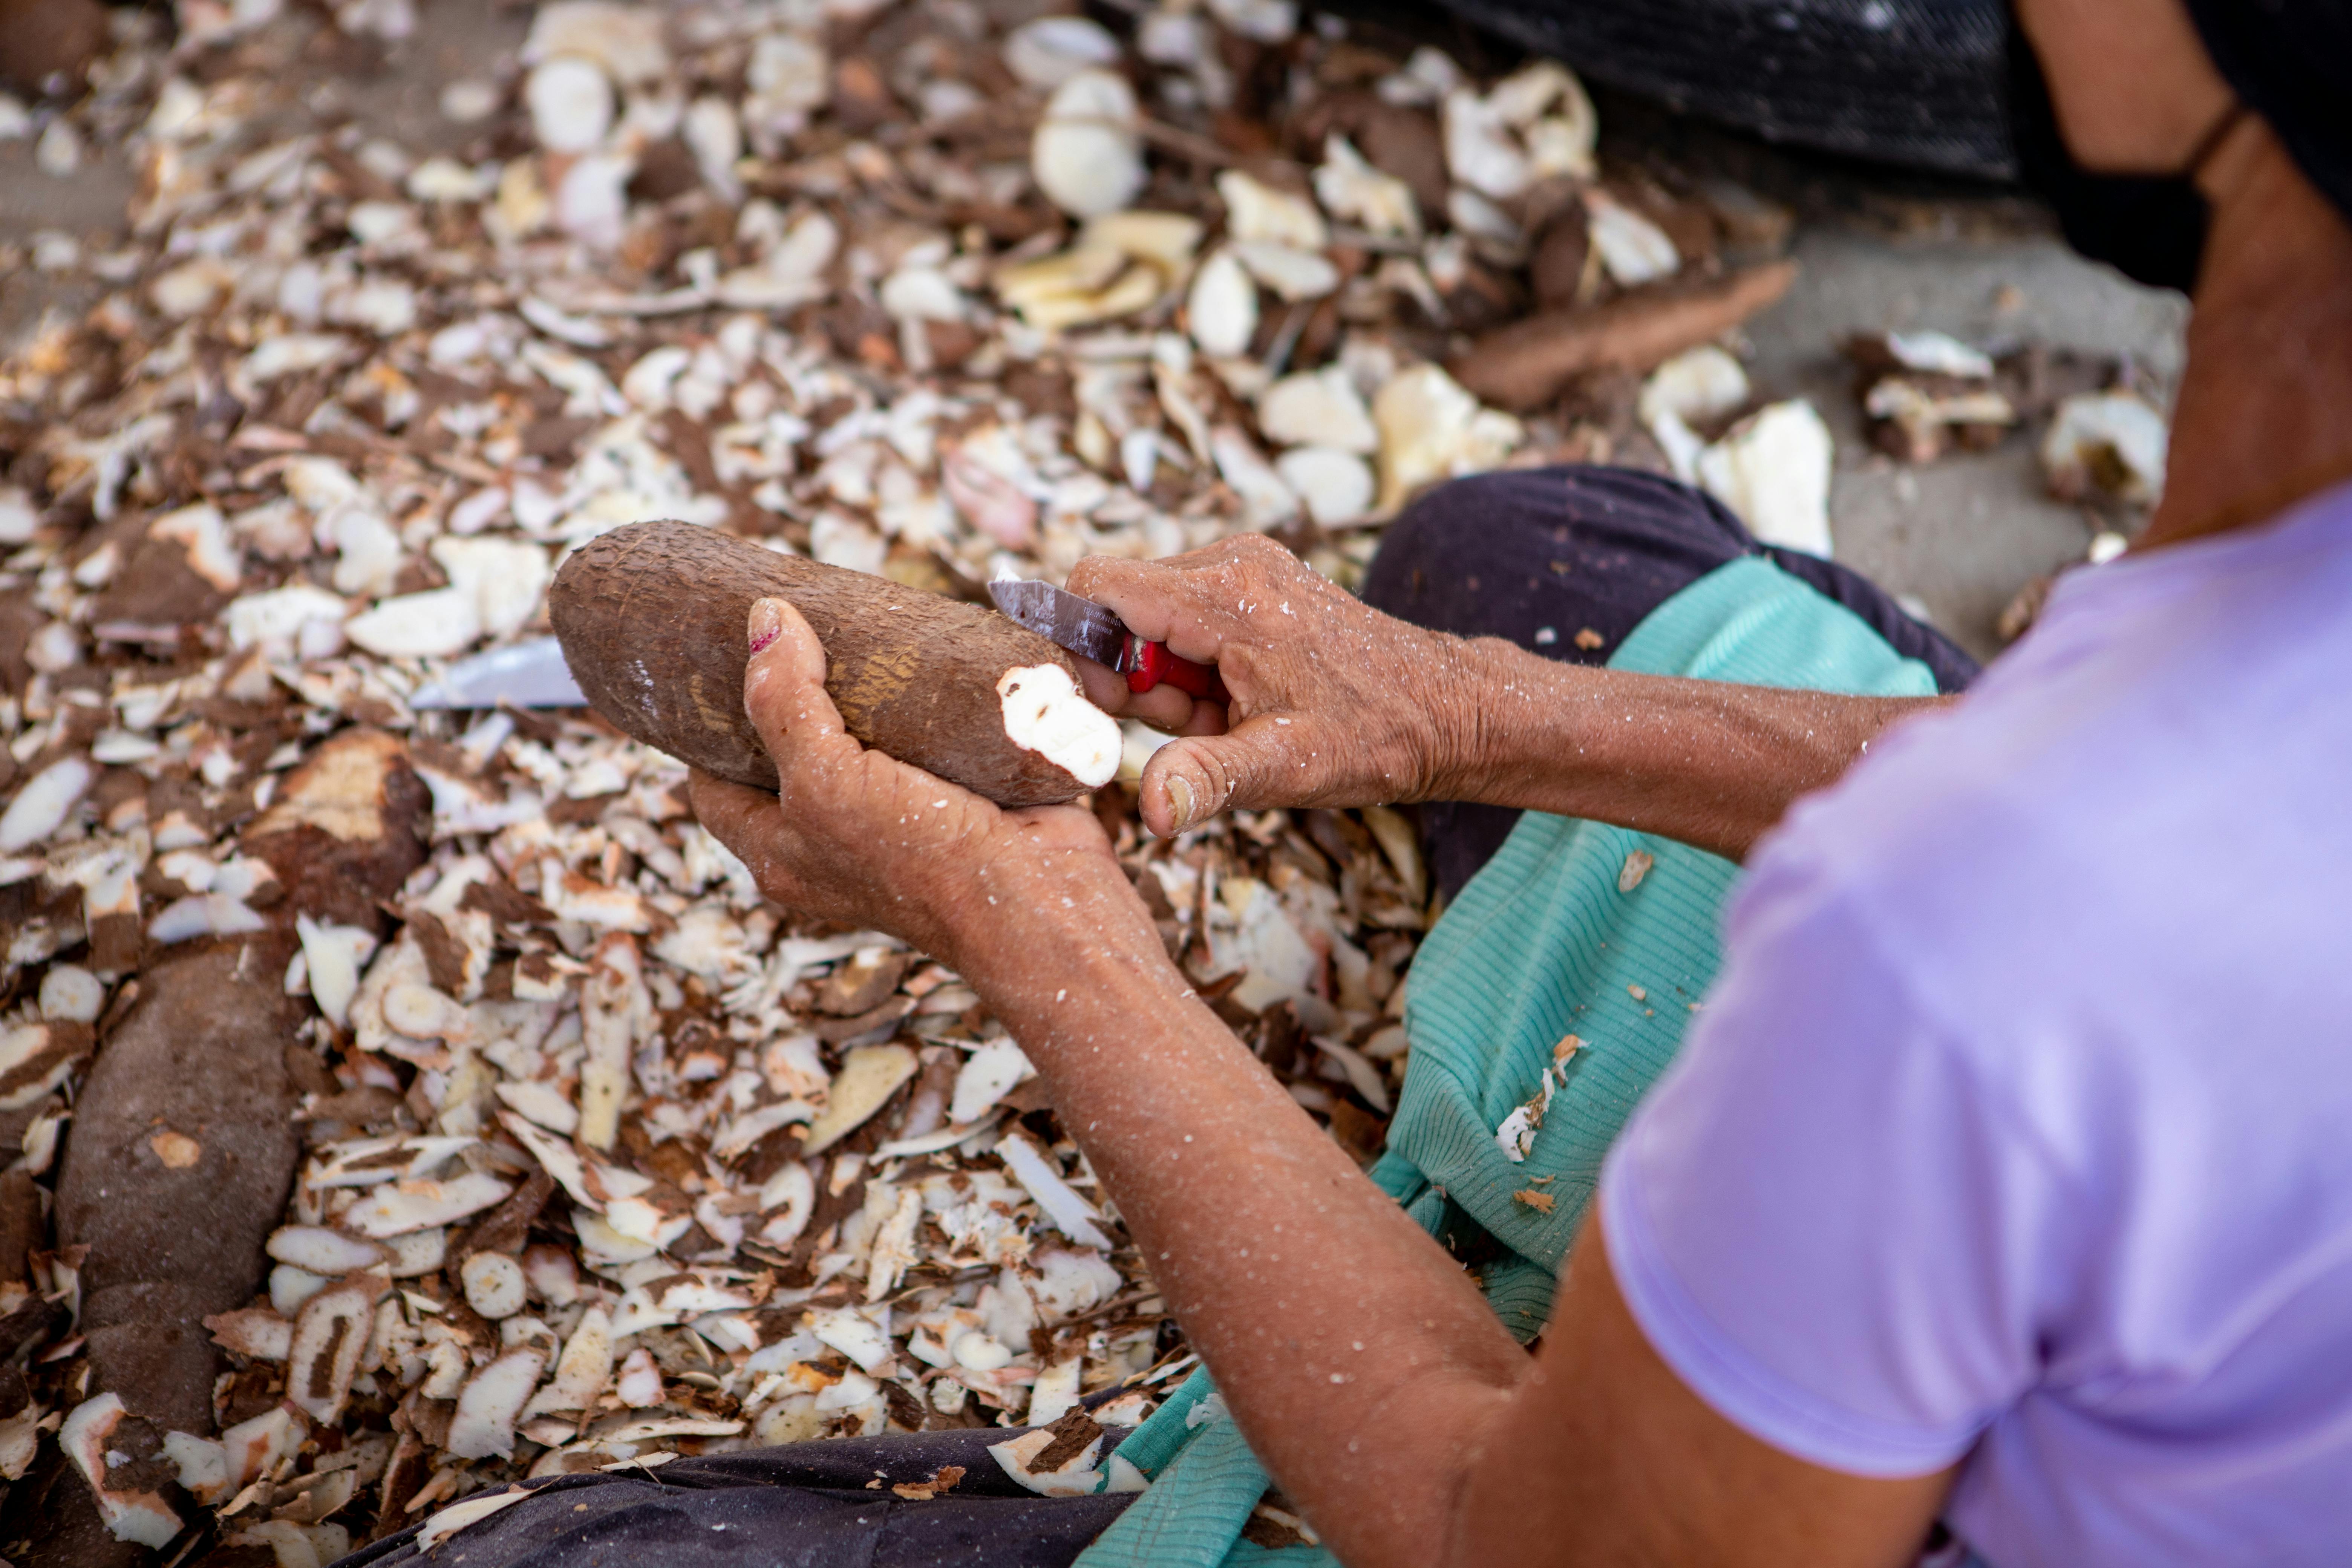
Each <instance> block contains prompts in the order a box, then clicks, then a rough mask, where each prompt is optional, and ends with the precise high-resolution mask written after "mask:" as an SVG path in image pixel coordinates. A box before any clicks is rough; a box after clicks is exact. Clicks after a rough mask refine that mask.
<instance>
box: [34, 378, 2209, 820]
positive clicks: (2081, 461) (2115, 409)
mask: <svg viewBox="0 0 2352 1568" xmlns="http://www.w3.org/2000/svg"><path fill="white" fill-rule="evenodd" d="M2168 440H2169V437H2168V432H2167V430H2166V428H2165V423H2164V416H2163V415H2162V414H2161V413H2159V412H2158V410H2157V409H2156V408H2155V407H2154V406H2153V405H2150V404H2149V403H2147V401H2146V400H2145V399H2143V398H2141V397H2139V396H2137V395H2134V394H2132V393H2129V392H2121V391H2116V392H2090V393H2081V394H2077V395H2074V396H2073V397H2069V398H2067V399H2066V400H2065V401H2063V403H2061V404H2059V405H2058V412H2057V414H2056V415H2055V416H2053V418H2052V419H2051V421H2050V431H2049V434H2047V435H2046V436H2044V437H2042V471H2043V473H2044V474H2045V475H2047V476H2048V479H2049V482H2050V489H2051V491H2052V493H2053V494H2054V495H2057V496H2059V497H2061V498H2063V499H2067V500H2079V499H2082V498H2084V497H2087V496H2090V495H2092V494H2094V493H2098V492H2104V493H2105V494H2108V495H2112V496H2114V497H2116V499H2117V500H2122V501H2126V502H2127V503H2129V504H2131V505H2134V506H2154V505H2155V504H2156V502H2157V500H2158V498H2159V497H2160V496H2162V495H2163V493H2164V465H2165V458H2166V452H2167V447H2168ZM0 841H5V832H0ZM0 848H5V842H0Z"/></svg>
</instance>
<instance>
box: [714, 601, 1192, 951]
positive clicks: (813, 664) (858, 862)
mask: <svg viewBox="0 0 2352 1568" xmlns="http://www.w3.org/2000/svg"><path fill="white" fill-rule="evenodd" d="M750 637H751V663H750V665H749V666H748V668H746V669H745V671H744V675H743V709H744V711H745V712H746V713H748V714H749V715H750V716H751V721H752V723H753V724H754V725H756V726H757V727H758V729H759V731H760V735H761V740H762V741H763V742H765V743H766V745H767V748H768V752H769V754H770V755H771V756H772V757H773V758H774V759H775V763H776V774H777V780H778V784H779V786H780V787H779V790H778V793H777V794H775V795H768V794H766V793H765V792H764V791H761V790H755V789H747V788H745V787H743V786H742V785H740V784H729V783H727V782H725V781H724V780H721V779H716V778H712V777H710V776H709V774H706V773H696V774H695V775H694V778H693V782H692V785H691V798H692V801H693V805H694V812H695V815H696V816H698V818H700V819H701V822H702V825H703V826H705V827H707V828H709V830H710V831H711V832H712V833H713V834H715V835H716V836H717V837H719V841H720V842H721V843H723V844H725V845H726V846H727V847H729V848H730V849H731V850H733V851H734V852H735V854H736V855H737V856H738V857H739V858H741V860H742V861H743V863H744V864H745V865H746V866H748V867H750V868H751V874H752V876H753V877H754V878H755V879H757V880H758V882H759V884H760V890H761V892H762V893H764V894H766V895H767V896H768V897H769V898H770V899H772V900H775V901H776V902H777V903H780V904H782V905H785V906H786V907H788V908H791V909H795V910H802V911H803V912H804V913H808V914H814V915H817V916H821V917H823V918H824V919H826V920H832V921H842V922H844V923H845V924H849V925H858V926H869V927H873V928H875V929H877V930H881V931H888V932H890V933H891V934H893V935H895V936H899V937H903V938H905V939H906V940H907V941H908V942H912V943H914V944H915V945H916V946H918V947H919V948H921V949H922V950H923V951H924V952H929V953H932V954H935V955H937V956H939V957H940V958H942V959H945V960H946V961H947V962H949V963H951V964H953V965H955V966H956V967H957V968H959V969H963V968H964V964H965V963H966V962H967V959H968V958H969V959H970V960H972V961H975V962H984V961H985V960H986V959H987V958H988V957H989V956H990V955H989V954H986V953H980V952H972V951H971V944H972V942H974V941H975V940H984V937H985V933H988V932H992V931H1003V930H1005V929H1007V925H1008V919H1009V917H1010V915H1011V914H1012V913H1013V910H1014V909H1016V908H1020V909H1032V908H1036V907H1038V906H1040V905H1041V904H1044V903H1045V902H1046V901H1047V900H1051V902H1052V906H1053V907H1054V908H1055V909H1057V910H1078V909H1080V908H1082V907H1087V906H1094V907H1096V908H1097V910H1099V909H1100V901H1101V900H1106V899H1109V900H1124V902H1126V903H1129V904H1135V905H1136V911H1137V913H1138V914H1139V912H1140V909H1141V906H1140V904H1139V903H1138V902H1137V900H1136V899H1135V895H1134V892H1133V890H1132V889H1131V888H1130V887H1129V883H1128V881H1127V879H1126V877H1125V875H1124V874H1123V873H1122V872H1121V871H1120V870H1119V868H1118V861H1116V860H1115V859H1113V858H1112V857H1111V853H1110V846H1109V843H1108V841H1107V840H1106V839H1105V838H1104V837H1103V831H1102V827H1101V826H1100V824H1098V823H1097V821H1096V820H1095V818H1094V816H1093V814H1092V813H1090V812H1087V811H1086V810H1084V809H1082V808H1080V807H1077V806H1070V805H1063V806H1041V807H1036V808H1033V809H1030V810H1026V811H1006V810H1003V808H1001V807H999V806H997V805H994V804H992V802H989V801H987V800H983V799H982V798H981V797H980V796H979V795H974V794H972V793H971V791H969V790H966V789H963V788H961V787H960V786H958V785H956V784H949V783H947V782H946V781H945V780H942V779H940V778H938V777H935V776H934V775H932V774H930V773H925V772H924V771H923V770H922V769H920V768H917V767H911V766H909V765H908V764H907V763H901V762H898V761H897V760H895V759H893V758H891V757H887V756H885V755H884V754H883V753H882V752H877V751H871V750H869V749H867V748H866V747H865V746H862V745H860V744H858V742H857V741H856V737H854V736H852V735H851V734H850V733H849V732H848V731H847V730H846V729H845V727H844V725H843V723H842V720H841V713H840V710H838V709H836V708H835V706H834V702H833V699H832V698H831V697H830V696H828V695H827V694H826V692H825V689H824V674H825V658H824V647H823V646H822V645H821V644H819V643H818V641H817V638H816V634H815V633H814V632H813V631H811V630H810V629H809V625H808V622H807V621H805V620H803V618H802V616H801V614H800V612H799V611H798V610H796V609H794V608H793V606H792V605H790V604H789V603H787V602H786V601H784V600H782V599H761V600H760V601H759V602H758V603H756V604H755V605H752V606H751V626H750ZM991 717H993V716H991ZM1144 929H1145V930H1146V931H1149V929H1150V926H1149V922H1148V920H1147V921H1145V922H1144ZM975 933H980V935H979V936H978V937H976V936H975ZM967 973H969V972H968V971H967Z"/></svg>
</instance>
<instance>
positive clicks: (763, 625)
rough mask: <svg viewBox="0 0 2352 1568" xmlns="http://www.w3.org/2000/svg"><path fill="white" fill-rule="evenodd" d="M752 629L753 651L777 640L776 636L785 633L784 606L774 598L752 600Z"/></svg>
mask: <svg viewBox="0 0 2352 1568" xmlns="http://www.w3.org/2000/svg"><path fill="white" fill-rule="evenodd" d="M750 630H751V651H752V652H753V653H758V652H759V651H760V650H761V648H763V647H767V646H768V645H769V644H770V643H772V642H773V641H775V640H776V638H778V637H781V636H782V635H783V630H784V616H783V611H782V606H781V605H778V604H777V602H776V601H775V600H773V599H754V600H752V601H751V627H750Z"/></svg>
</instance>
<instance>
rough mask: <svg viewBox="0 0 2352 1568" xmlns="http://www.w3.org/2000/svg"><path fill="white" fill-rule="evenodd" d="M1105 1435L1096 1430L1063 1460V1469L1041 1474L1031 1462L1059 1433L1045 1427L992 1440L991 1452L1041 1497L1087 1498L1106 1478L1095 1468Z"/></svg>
mask: <svg viewBox="0 0 2352 1568" xmlns="http://www.w3.org/2000/svg"><path fill="white" fill-rule="evenodd" d="M1055 1436H1056V1435H1055V1433H1053V1432H1050V1431H1047V1430H1046V1429H1045V1427H1043V1426H1040V1427H1038V1428H1036V1429H1035V1430H1034V1431H1029V1432H1024V1433H1023V1434H1021V1436H1018V1437H1012V1438H1008V1439H1006V1440H1005V1441H1003V1442H1002V1443H992V1444H991V1445H989V1449H988V1454H989V1458H992V1459H994V1460H995V1461H996V1463H997V1467H998V1468H1000V1469H1002V1470H1003V1472H1004V1473H1005V1474H1006V1475H1007V1476H1010V1477H1011V1478H1012V1479H1013V1480H1014V1481H1016V1482H1018V1483H1019V1484H1020V1485H1021V1486H1023V1487H1024V1488H1026V1489H1029V1490H1030V1491H1033V1492H1035V1493H1037V1494H1038V1495H1039V1496H1041V1497H1086V1496H1088V1495H1090V1494H1092V1493H1094V1492H1097V1491H1100V1490H1101V1489H1102V1486H1103V1481H1104V1479H1105V1478H1104V1476H1103V1474H1102V1472H1101V1471H1100V1470H1098V1469H1097V1468H1096V1463H1097V1458H1099V1457H1100V1455H1101V1453H1102V1445H1103V1436H1104V1435H1103V1434H1101V1433H1097V1434H1096V1435H1095V1438H1094V1440H1093V1441H1092V1442H1090V1443H1088V1444H1087V1446H1086V1447H1083V1448H1081V1449H1079V1450H1078V1451H1077V1452H1076V1453H1075V1454H1073V1455H1071V1456H1070V1457H1069V1458H1067V1459H1066V1460H1064V1461H1063V1462H1062V1464H1061V1466H1060V1468H1056V1469H1053V1470H1049V1471H1045V1472H1044V1473H1042V1474H1041V1473H1040V1472H1038V1471H1035V1470H1032V1469H1031V1468H1029V1465H1030V1462H1031V1461H1032V1460H1034V1459H1035V1458H1037V1456H1038V1455H1040V1454H1042V1453H1044V1452H1045V1450H1046V1449H1047V1448H1049V1447H1052V1446H1053V1444H1054V1442H1055Z"/></svg>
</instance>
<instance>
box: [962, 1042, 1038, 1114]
mask: <svg viewBox="0 0 2352 1568" xmlns="http://www.w3.org/2000/svg"><path fill="white" fill-rule="evenodd" d="M1036 1075H1037V1069H1036V1068H1034V1067H1033V1066H1031V1065H1030V1061H1029V1058H1028V1056H1027V1055H1026V1054H1025V1053H1024V1051H1023V1050H1022V1049H1021V1047H1020V1045H1019V1044H1018V1043H1017V1042H1016V1041H1014V1040H1013V1037H1011V1036H1006V1037H1004V1038H1003V1039H999V1040H991V1041H990V1042H988V1043H987V1044H986V1045H984V1046H982V1047H980V1048H979V1049H978V1050H976V1051H974V1052H972V1053H971V1056H970V1057H968V1058H965V1059H964V1064H963V1066H962V1067H961V1068H960V1069H958V1070H957V1073H956V1081H955V1090H954V1092H953V1093H952V1094H951V1095H950V1097H949V1100H948V1121H950V1122H951V1123H953V1124H955V1125H957V1126H963V1125H965V1124H967V1123H970V1122H974V1121H979V1120H980V1119H981V1118H982V1116H985V1115H986V1114H988V1112H990V1111H991V1110H994V1109H996V1102H997V1101H998V1100H1003V1098H1004V1097H1005V1096H1006V1095H1007V1094H1010V1093H1011V1092H1012V1091H1013V1086H1014V1085H1016V1084H1019V1083H1023V1082H1025V1081H1026V1080H1028V1079H1032V1078H1034V1077H1035V1076H1036Z"/></svg>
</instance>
